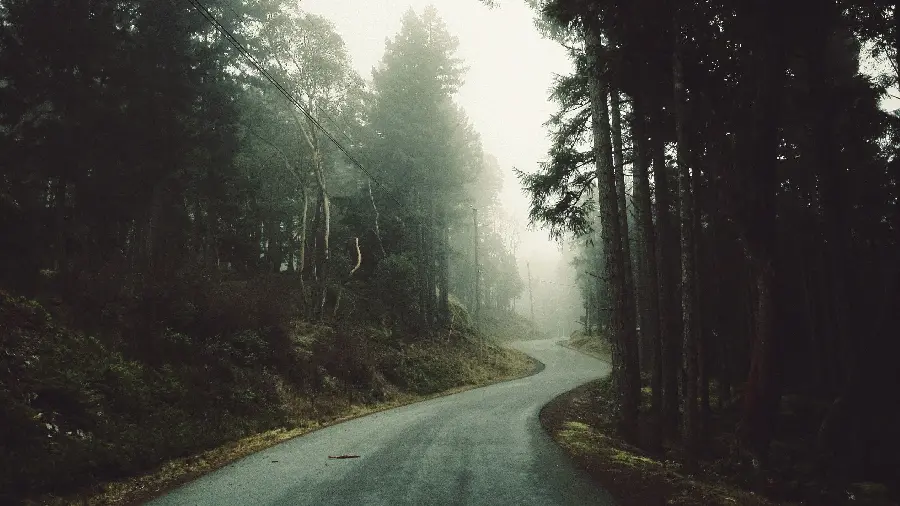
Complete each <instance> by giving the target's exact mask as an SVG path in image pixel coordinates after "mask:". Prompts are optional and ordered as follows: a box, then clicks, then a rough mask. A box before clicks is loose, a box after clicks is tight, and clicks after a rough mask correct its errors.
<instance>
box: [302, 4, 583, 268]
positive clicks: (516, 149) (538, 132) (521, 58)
mask: <svg viewBox="0 0 900 506" xmlns="http://www.w3.org/2000/svg"><path fill="white" fill-rule="evenodd" d="M428 5H434V6H435V7H436V8H437V10H438V11H439V12H440V14H441V17H442V18H443V20H444V22H445V23H446V24H447V28H448V30H449V32H450V33H451V34H453V35H455V36H457V37H458V38H459V49H458V51H457V55H458V56H459V57H460V58H462V59H463V60H464V61H465V64H466V66H467V67H468V69H469V70H468V72H467V73H466V76H465V84H464V86H463V87H462V89H461V90H460V92H459V95H458V96H457V101H458V102H459V103H460V105H462V106H463V107H464V108H465V110H466V112H467V113H468V115H469V118H470V119H471V121H472V122H473V123H474V125H475V127H476V129H477V130H478V132H479V133H480V134H481V137H482V142H483V145H484V149H485V151H486V152H488V153H491V154H493V155H494V156H496V157H497V159H498V160H499V162H500V165H501V167H503V169H504V171H505V172H504V184H503V194H502V200H503V204H504V208H505V212H506V214H508V215H510V216H513V217H515V218H516V219H517V220H518V221H520V227H521V228H522V229H523V230H522V231H521V238H522V242H521V243H520V246H519V248H518V257H519V261H520V265H521V269H520V273H521V274H522V277H523V279H524V278H525V268H524V266H525V262H526V261H529V262H530V263H531V268H532V275H533V276H534V277H535V278H548V279H553V274H554V272H555V270H556V266H557V264H558V262H559V259H560V254H559V248H558V246H557V245H555V244H554V243H552V242H551V241H549V240H548V239H547V234H546V232H544V231H542V230H538V231H533V232H526V231H525V230H524V227H525V225H526V223H527V209H528V201H527V199H526V197H525V196H524V195H523V193H522V191H521V189H520V188H519V185H518V181H516V179H515V177H514V175H513V173H512V167H516V168H519V169H521V170H524V171H526V172H533V171H535V170H536V169H537V164H538V162H539V161H540V160H542V159H544V157H545V155H546V153H547V149H548V147H549V140H548V138H547V133H546V129H545V128H544V127H543V123H544V121H546V120H547V119H548V118H549V116H550V115H551V114H552V113H553V112H554V109H555V106H554V104H553V103H551V102H550V101H549V100H548V94H549V91H548V90H549V89H550V86H551V84H552V81H553V77H554V75H555V74H566V73H569V72H570V71H571V68H572V67H571V63H570V62H569V60H568V58H567V57H566V54H565V51H564V50H563V49H562V48H561V47H560V46H559V45H558V44H556V43H555V42H552V41H550V40H546V39H543V38H542V37H541V36H540V34H539V33H538V32H537V30H536V29H535V27H534V23H533V21H532V20H533V14H532V12H531V10H530V9H529V8H528V6H526V5H525V2H524V1H523V0H504V1H503V2H501V6H500V7H496V8H493V9H489V8H488V7H485V6H484V5H483V4H482V3H481V2H480V1H479V0H430V1H429V0H301V1H300V6H301V8H303V9H304V10H305V11H307V12H311V13H314V14H318V15H320V16H323V17H325V18H327V19H329V20H331V21H332V22H333V23H334V24H335V26H336V28H337V31H338V33H339V34H340V35H341V37H343V39H344V42H345V43H346V44H347V49H348V51H349V53H350V56H351V57H352V58H353V64H354V66H355V68H356V70H357V71H358V72H359V74H360V75H361V76H362V77H363V78H364V79H367V80H371V77H372V68H373V67H374V66H376V65H377V64H378V62H379V61H380V60H381V57H382V55H383V54H384V44H385V40H386V39H387V38H390V37H393V36H394V35H395V34H396V33H397V32H398V31H399V30H400V19H401V17H402V15H403V13H404V12H406V10H407V9H409V8H410V7H412V8H413V9H415V10H416V12H419V13H421V12H422V10H423V9H424V8H425V7H426V6H428ZM566 282H570V281H569V280H566Z"/></svg>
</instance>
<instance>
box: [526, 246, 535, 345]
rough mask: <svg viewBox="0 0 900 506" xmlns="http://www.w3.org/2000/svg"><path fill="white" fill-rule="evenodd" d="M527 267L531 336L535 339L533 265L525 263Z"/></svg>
mask: <svg viewBox="0 0 900 506" xmlns="http://www.w3.org/2000/svg"><path fill="white" fill-rule="evenodd" d="M525 267H527V268H528V304H529V306H530V307H531V334H532V337H534V331H535V327H534V295H533V294H532V292H531V263H530V262H525Z"/></svg>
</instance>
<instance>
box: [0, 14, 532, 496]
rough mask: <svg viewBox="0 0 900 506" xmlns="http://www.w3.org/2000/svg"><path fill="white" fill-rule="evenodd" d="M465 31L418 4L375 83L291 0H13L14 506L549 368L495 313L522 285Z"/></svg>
mask: <svg viewBox="0 0 900 506" xmlns="http://www.w3.org/2000/svg"><path fill="white" fill-rule="evenodd" d="M456 45H457V40H456V38H455V37H454V36H453V35H451V34H450V33H449V32H448V31H447V29H446V27H445V25H444V24H443V22H442V20H441V19H440V18H439V16H438V14H437V11H436V10H435V9H433V8H429V9H425V10H424V11H421V12H415V11H413V10H410V11H408V12H407V13H406V15H405V16H404V17H403V19H402V24H401V29H400V31H399V32H398V33H397V34H396V35H394V36H393V37H391V38H390V39H389V40H388V42H387V44H386V46H385V51H384V55H383V57H382V59H381V62H380V64H379V65H378V66H377V67H376V69H374V72H373V75H372V76H371V79H369V78H368V77H366V78H364V77H363V76H360V75H358V74H357V73H356V71H354V70H353V68H352V65H351V61H350V56H349V55H348V52H347V49H346V47H345V44H344V41H343V40H342V38H341V36H340V35H339V34H338V33H337V32H336V31H335V28H334V26H333V24H332V23H331V22H329V21H328V20H326V19H324V18H322V17H319V16H316V15H313V14H308V13H306V12H304V11H303V10H301V9H300V7H299V6H298V3H297V2H296V1H293V2H292V1H287V0H206V1H203V2H200V1H193V0H191V1H180V0H152V1H150V0H91V1H88V0H76V1H70V0H9V1H0V104H2V106H0V153H2V157H0V427H3V429H2V430H0V449H2V452H0V501H2V502H4V503H7V502H9V501H12V502H14V501H15V500H18V499H21V498H23V497H27V496H34V495H35V494H45V493H53V494H67V493H70V492H72V491H75V490H79V489H82V488H83V487H85V486H91V485H95V484H97V483H100V482H102V481H104V480H114V479H118V478H122V477H127V476H132V475H134V474H138V473H141V472H144V471H147V470H150V469H153V468H154V466H157V465H159V464H160V463H161V462H164V461H166V460H168V459H172V458H176V457H183V456H186V455H191V454H193V453H197V452H199V451H203V450H206V449H208V448H211V447H215V446H217V445H219V444H222V443H224V442H227V441H232V440H235V439H238V438H241V437H244V436H247V435H251V434H255V433H258V432H261V431H265V430H268V429H271V428H274V427H282V426H294V427H296V426H298V424H300V425H303V424H313V423H318V422H316V421H317V420H319V421H321V420H323V419H329V418H335V417H337V416H339V415H340V416H343V415H342V413H344V411H341V410H342V409H344V408H343V407H342V406H344V404H347V403H349V404H351V405H355V404H354V403H356V404H360V403H362V404H371V403H377V402H382V401H389V400H392V399H398V398H403V395H406V394H409V395H412V394H417V395H427V394H432V393H436V392H439V391H444V390H447V389H449V388H454V387H458V386H462V385H467V384H476V383H479V382H484V381H488V380H491V379H495V378H499V377H504V376H509V375H515V374H518V372H517V371H519V370H520V369H522V367H525V368H527V367H531V363H530V362H526V361H525V359H524V357H519V356H517V355H515V354H514V353H513V352H511V351H508V350H502V349H501V348H499V347H498V346H496V345H495V344H493V341H491V340H490V339H488V338H490V337H491V336H484V335H483V334H480V333H479V332H478V331H477V328H478V324H479V320H480V319H485V320H486V321H488V320H489V323H491V325H493V326H494V327H500V328H502V327H504V326H508V324H512V322H515V323H516V324H518V325H525V322H524V321H522V320H516V319H515V317H513V316H512V313H511V306H512V301H513V300H514V299H515V298H517V297H518V296H519V295H520V294H521V293H522V290H523V282H522V279H521V278H520V276H519V273H518V271H517V268H516V265H515V261H514V258H513V256H512V253H511V251H512V244H511V240H512V239H511V237H510V236H509V234H508V233H507V232H506V231H507V230H508V227H507V226H505V224H504V223H503V222H502V218H501V215H500V214H499V213H498V200H497V198H498V197H497V196H498V192H499V189H500V184H501V174H500V166H499V164H498V162H497V161H496V159H495V158H494V157H493V156H491V154H490V153H487V152H485V151H484V149H483V148H482V145H481V140H480V137H479V134H478V132H477V131H476V130H475V128H474V127H473V126H472V124H471V122H470V121H469V120H468V118H467V116H466V113H465V111H464V110H463V109H462V108H461V107H460V106H459V105H458V104H457V103H456V102H455V100H454V95H455V93H456V92H457V90H458V89H459V86H460V85H461V83H462V82H463V79H464V63H463V62H462V61H461V60H460V59H459V58H458V57H457V56H456V55H455V50H456ZM524 328H527V326H526V327H524ZM486 340H487V341H489V342H486Z"/></svg>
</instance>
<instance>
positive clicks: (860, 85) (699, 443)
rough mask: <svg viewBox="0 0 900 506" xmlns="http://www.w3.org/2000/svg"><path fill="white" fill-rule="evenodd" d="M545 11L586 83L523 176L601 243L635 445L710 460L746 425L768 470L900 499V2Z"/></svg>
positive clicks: (648, 1) (593, 311)
mask: <svg viewBox="0 0 900 506" xmlns="http://www.w3.org/2000/svg"><path fill="white" fill-rule="evenodd" d="M536 3H537V4H539V7H540V9H541V12H542V14H543V18H544V28H545V29H546V30H547V32H548V33H549V34H550V35H552V36H554V37H556V38H557V39H559V40H560V41H561V42H562V43H563V44H565V45H566V46H567V47H568V48H569V50H570V52H571V56H572V58H573V60H574V61H575V62H576V64H577V72H576V74H574V75H572V76H564V77H561V78H560V79H559V81H558V85H557V87H556V88H555V90H554V98H555V99H556V100H557V102H558V103H559V105H560V112H559V113H558V114H557V115H555V116H554V117H553V118H551V120H550V121H549V123H548V125H549V126H550V127H551V129H552V131H553V133H554V136H555V140H554V145H553V148H552V150H551V153H550V160H549V162H547V164H545V166H544V167H543V170H542V171H540V172H538V173H536V174H533V175H522V179H523V182H524V183H525V185H526V187H527V188H528V189H529V190H530V192H531V194H532V196H533V205H532V210H531V216H532V219H533V220H535V221H538V222H543V223H547V224H549V225H550V226H551V228H552V230H553V231H554V232H555V233H557V234H560V235H562V234H565V233H567V232H569V231H573V232H575V233H576V235H577V236H579V237H582V238H583V239H581V240H580V241H581V242H582V243H583V247H582V251H581V253H580V255H579V256H578V258H577V259H576V261H577V262H578V265H579V266H580V269H581V271H582V272H583V273H585V275H584V276H583V280H582V282H581V286H582V292H583V294H584V300H585V301H586V304H587V307H586V308H585V319H584V323H585V326H586V330H587V331H588V332H592V331H594V330H595V329H600V330H602V331H603V333H604V334H605V335H607V336H608V337H609V338H610V339H611V341H612V342H613V344H614V352H613V359H614V380H615V383H616V384H617V386H618V388H617V391H618V395H619V399H618V401H619V402H618V404H619V409H620V411H619V416H620V419H621V426H622V430H623V433H624V434H625V435H626V437H628V438H630V439H631V440H632V441H633V442H635V443H638V444H640V445H642V446H644V447H645V448H648V449H651V450H659V449H661V448H664V447H665V448H670V447H671V445H672V444H676V445H677V446H678V447H679V448H680V449H681V450H680V456H681V458H682V459H683V461H684V463H685V464H686V466H687V467H688V468H693V467H695V465H696V463H697V460H698V459H704V458H706V457H709V456H710V455H713V454H716V453H721V452H722V451H726V450H727V449H725V450H723V448H722V444H721V442H722V441H721V438H720V436H721V435H722V433H723V431H724V432H734V435H735V439H736V441H738V443H739V445H738V447H737V448H732V449H731V450H730V451H731V452H732V454H733V457H734V458H735V459H736V460H737V461H738V462H743V463H744V464H745V465H746V466H747V470H748V471H747V472H748V473H751V474H752V473H755V472H766V471H771V472H772V473H774V474H773V475H777V473H779V472H781V471H783V470H785V469H788V470H790V474H789V477H788V478H786V479H785V481H789V480H791V479H793V480H799V481H803V480H806V479H809V480H812V479H813V478H817V479H822V478H824V481H826V482H827V481H828V480H832V481H831V483H833V484H840V483H848V482H854V481H857V482H858V481H876V482H883V483H900V467H898V466H897V463H896V462H897V459H896V456H897V455H898V452H900V431H898V430H897V427H898V426H900V395H898V394H897V392H896V390H897V386H898V385H900V374H898V371H900V368H898V367H897V366H896V364H895V360H896V357H897V354H898V352H900V341H898V338H897V336H898V335H900V333H898V329H900V321H898V314H900V311H898V310H900V305H898V302H900V293H898V289H900V277H898V274H900V263H898V259H900V207H898V205H900V204H898V197H900V187H898V178H900V172H898V167H900V158H898V155H900V152H898V146H900V137H898V136H900V120H898V118H897V116H896V115H895V114H893V113H890V112H885V111H883V110H881V109H880V108H879V100H880V99H881V97H882V96H883V95H884V93H885V89H886V87H889V86H892V85H895V84H896V83H897V78H898V66H900V65H898V56H897V55H898V53H897V48H898V47H900V31H898V28H897V27H898V26H900V24H898V20H897V17H896V14H897V9H898V6H897V5H895V4H891V3H886V2H853V1H846V2H845V1H840V2H835V1H815V2H788V3H784V2H776V1H774V0H771V1H769V0H766V1H763V2H749V1H711V2H700V3H691V2H667V1H658V0H643V1H629V2H615V1H601V2H595V1H553V2H536ZM864 58H874V60H875V61H880V62H881V66H882V67H883V68H884V69H886V70H884V71H881V73H880V74H879V75H878V76H877V77H876V78H873V77H869V76H868V75H866V74H862V73H860V70H859V69H860V61H861V60H862V59H864ZM620 125H623V126H620ZM623 146H624V147H623ZM623 169H624V172H626V173H627V174H630V178H624V177H623V176H622V172H623ZM623 195H625V196H627V197H623ZM635 328H639V329H640V330H639V332H636V331H635V330H634V329H635ZM643 384H646V385H647V386H648V387H649V393H648V394H646V396H647V397H648V398H647V399H645V400H644V403H643V404H642V400H641V397H642V395H641V393H642V392H641V388H642V385H643ZM728 424H731V425H730V427H729V426H728ZM639 427H641V428H642V430H638V428H639ZM735 427H736V428H735ZM748 476H749V474H748Z"/></svg>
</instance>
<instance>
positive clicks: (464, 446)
mask: <svg viewBox="0 0 900 506" xmlns="http://www.w3.org/2000/svg"><path fill="white" fill-rule="evenodd" d="M513 346H514V347H515V348H517V349H520V350H522V351H524V352H526V353H528V354H530V355H532V356H533V357H535V358H537V359H538V360H540V361H541V362H543V363H544V364H545V365H546V368H545V369H544V370H543V371H542V372H540V373H538V374H536V375H534V376H530V377H528V378H523V379H519V380H515V381H510V382H506V383H499V384H496V385H492V386H489V387H484V388H479V389H476V390H470V391H467V392H463V393H460V394H455V395H451V396H447V397H441V398H438V399H433V400H430V401H425V402H421V403H418V404H412V405H409V406H405V407H401V408H397V409H392V410H390V411H384V412H381V413H376V414H373V415H369V416H366V417H363V418H358V419H356V420H351V421H349V422H345V423H341V424H339V425H335V426H332V427H329V428H326V429H322V430H319V431H316V432H313V433H310V434H307V435H306V436H303V437H299V438H296V439H293V440H290V441H287V442H285V443H282V444H280V445H278V446H274V447H272V448H269V449H268V450H264V451H262V452H259V453H256V454H254V455H251V456H249V457H246V458H244V459H242V460H239V461H237V462H235V463H234V464H232V465H230V466H227V467H225V468H223V469H221V470H219V471H216V472H214V473H211V474H209V475H206V476H204V477H202V478H200V479H198V480H196V481H194V482H192V483H189V484H187V485H185V486H183V487H181V488H179V489H177V490H175V491H173V492H171V493H169V494H168V495H165V496H162V497H160V498H158V499H156V500H154V501H152V502H151V503H150V504H152V505H154V506H163V505H192V506H193V505H216V506H224V505H231V504H234V505H306V504H309V505H316V506H319V505H330V504H335V505H381V504H385V505H401V504H403V505H406V504H408V505H416V506H418V505H429V504H438V505H445V504H446V505H470V504H472V505H476V504H484V505H506V504H509V505H532V504H533V505H542V506H544V505H582V504H584V505H587V504H592V505H613V504H614V502H613V500H612V499H611V498H610V497H609V495H608V494H606V493H605V492H603V491H602V490H599V489H598V488H597V487H596V486H595V485H593V484H592V483H590V481H589V479H588V477H587V476H586V475H585V474H584V473H582V472H581V471H579V470H577V469H575V468H574V466H573V465H572V464H571V463H570V462H569V460H568V458H567V457H566V455H565V454H564V453H563V452H562V450H560V449H559V448H558V447H557V446H556V444H555V443H554V442H553V441H552V440H551V439H550V437H549V436H548V435H547V434H546V433H545V432H544V430H543V429H542V428H541V426H540V422H539V421H538V412H539V411H540V409H541V407H542V406H543V405H544V404H546V403H547V402H548V401H550V400H551V399H552V398H553V397H555V396H557V395H559V394H561V393H563V392H565V391H568V390H571V389H572V388H574V387H576V386H578V385H580V384H583V383H585V382H587V381H590V380H592V379H594V378H597V377H600V376H601V375H604V374H606V373H607V372H608V371H609V367H608V366H607V365H606V364H605V363H603V362H600V361H598V360H595V359H593V358H590V357H587V356H585V355H582V354H580V353H577V352H575V351H572V350H569V349H567V348H563V347H561V346H559V345H557V344H555V342H554V341H552V340H546V341H526V342H518V343H515V344H514V345H513ZM343 454H352V455H359V458H355V459H346V460H334V459H329V458H328V456H329V455H343Z"/></svg>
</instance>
